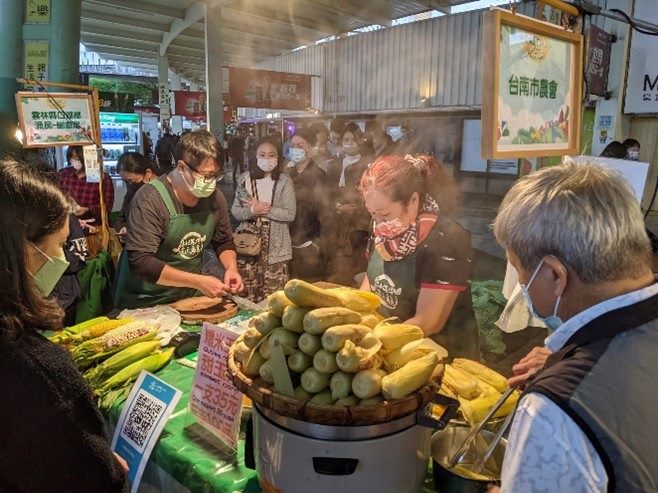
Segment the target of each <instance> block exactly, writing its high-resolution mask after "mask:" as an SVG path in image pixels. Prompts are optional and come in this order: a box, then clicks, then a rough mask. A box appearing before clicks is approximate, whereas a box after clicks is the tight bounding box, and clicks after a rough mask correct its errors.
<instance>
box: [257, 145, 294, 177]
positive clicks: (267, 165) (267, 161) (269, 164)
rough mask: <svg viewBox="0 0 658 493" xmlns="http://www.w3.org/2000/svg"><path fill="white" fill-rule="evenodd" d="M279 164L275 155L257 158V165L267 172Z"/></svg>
mask: <svg viewBox="0 0 658 493" xmlns="http://www.w3.org/2000/svg"><path fill="white" fill-rule="evenodd" d="M291 150H292V149H291ZM277 164H279V163H278V161H277V159H276V158H275V157H259V158H257V159H256V165H257V166H258V167H259V168H260V169H262V170H263V171H264V172H265V173H269V172H270V171H272V170H273V169H274V168H276V165H277Z"/></svg>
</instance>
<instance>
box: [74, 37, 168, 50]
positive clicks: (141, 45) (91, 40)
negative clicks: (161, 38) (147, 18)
mask: <svg viewBox="0 0 658 493" xmlns="http://www.w3.org/2000/svg"><path fill="white" fill-rule="evenodd" d="M80 42H81V43H82V44H84V45H87V44H92V45H96V46H109V47H116V48H125V49H128V50H138V51H143V52H148V53H150V52H157V49H158V44H157V43H148V42H145V41H138V40H135V39H126V38H117V37H109V36H96V35H94V34H87V33H84V34H80Z"/></svg>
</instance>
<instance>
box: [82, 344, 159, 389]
mask: <svg viewBox="0 0 658 493" xmlns="http://www.w3.org/2000/svg"><path fill="white" fill-rule="evenodd" d="M158 347H160V341H146V342H138V343H137V344H133V345H132V346H129V347H127V348H126V349H124V350H123V351H119V352H118V353H116V354H115V355H114V356H110V357H109V358H108V359H106V360H105V361H103V362H102V363H101V364H100V365H98V366H96V367H94V368H92V369H91V370H88V371H87V372H85V374H84V377H85V379H86V380H87V381H88V382H89V385H91V387H92V388H95V387H99V386H101V385H102V383H103V381H104V380H105V379H107V378H109V377H111V376H112V375H114V374H115V373H116V372H118V371H119V370H121V369H122V368H125V367H126V366H128V365H129V364H131V363H134V362H135V361H139V360H140V359H142V358H145V357H146V356H148V355H149V354H151V353H153V352H154V351H155V350H157V349H158Z"/></svg>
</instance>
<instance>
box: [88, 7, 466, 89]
mask: <svg viewBox="0 0 658 493" xmlns="http://www.w3.org/2000/svg"><path fill="white" fill-rule="evenodd" d="M468 1H469V0H83V1H82V19H81V39H80V41H81V43H82V44H83V45H84V46H85V47H86V49H87V50H89V51H93V52H96V53H98V54H99V55H100V56H102V57H103V58H107V59H109V60H115V61H117V62H124V63H125V64H129V65H133V66H135V67H140V68H145V69H153V70H154V71H157V58H158V55H159V54H162V55H164V56H166V57H167V59H168V61H169V65H170V67H171V69H172V70H174V71H175V72H176V73H177V74H179V75H181V76H182V77H183V78H185V79H187V80H188V81H191V82H196V83H200V84H202V85H204V84H205V28H204V13H205V9H206V8H221V18H222V21H223V26H222V41H223V49H224V52H223V58H224V65H225V66H239V67H251V66H254V65H256V64H257V63H259V62H262V61H263V60H267V59H269V58H272V57H275V56H277V55H280V54H281V53H285V52H288V51H291V50H293V49H295V48H297V47H299V46H300V45H306V44H312V43H315V42H316V41H318V40H321V39H324V38H327V37H330V36H338V35H341V34H344V33H347V32H349V31H353V30H355V29H358V28H361V27H365V26H369V25H373V24H381V25H384V26H390V25H391V21H393V20H395V19H399V18H402V17H406V16H409V15H415V14H420V13H423V12H427V11H430V10H440V11H442V12H444V13H449V12H450V7H452V6H455V5H459V4H463V3H467V2H468Z"/></svg>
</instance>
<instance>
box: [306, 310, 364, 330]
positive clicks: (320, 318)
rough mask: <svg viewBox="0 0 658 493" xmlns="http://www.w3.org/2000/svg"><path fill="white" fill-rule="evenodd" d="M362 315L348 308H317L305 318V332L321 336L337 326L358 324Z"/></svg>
mask: <svg viewBox="0 0 658 493" xmlns="http://www.w3.org/2000/svg"><path fill="white" fill-rule="evenodd" d="M360 321H361V315H360V314H359V313H357V312H355V311H354V310H349V309H347V308H340V307H331V308H316V309H315V310H311V311H310V312H308V313H307V314H306V315H305V316H304V332H306V333H308V334H313V335H321V334H323V333H324V331H325V330H327V329H328V328H329V327H333V326H335V325H345V324H358V323H359V322H360Z"/></svg>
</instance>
